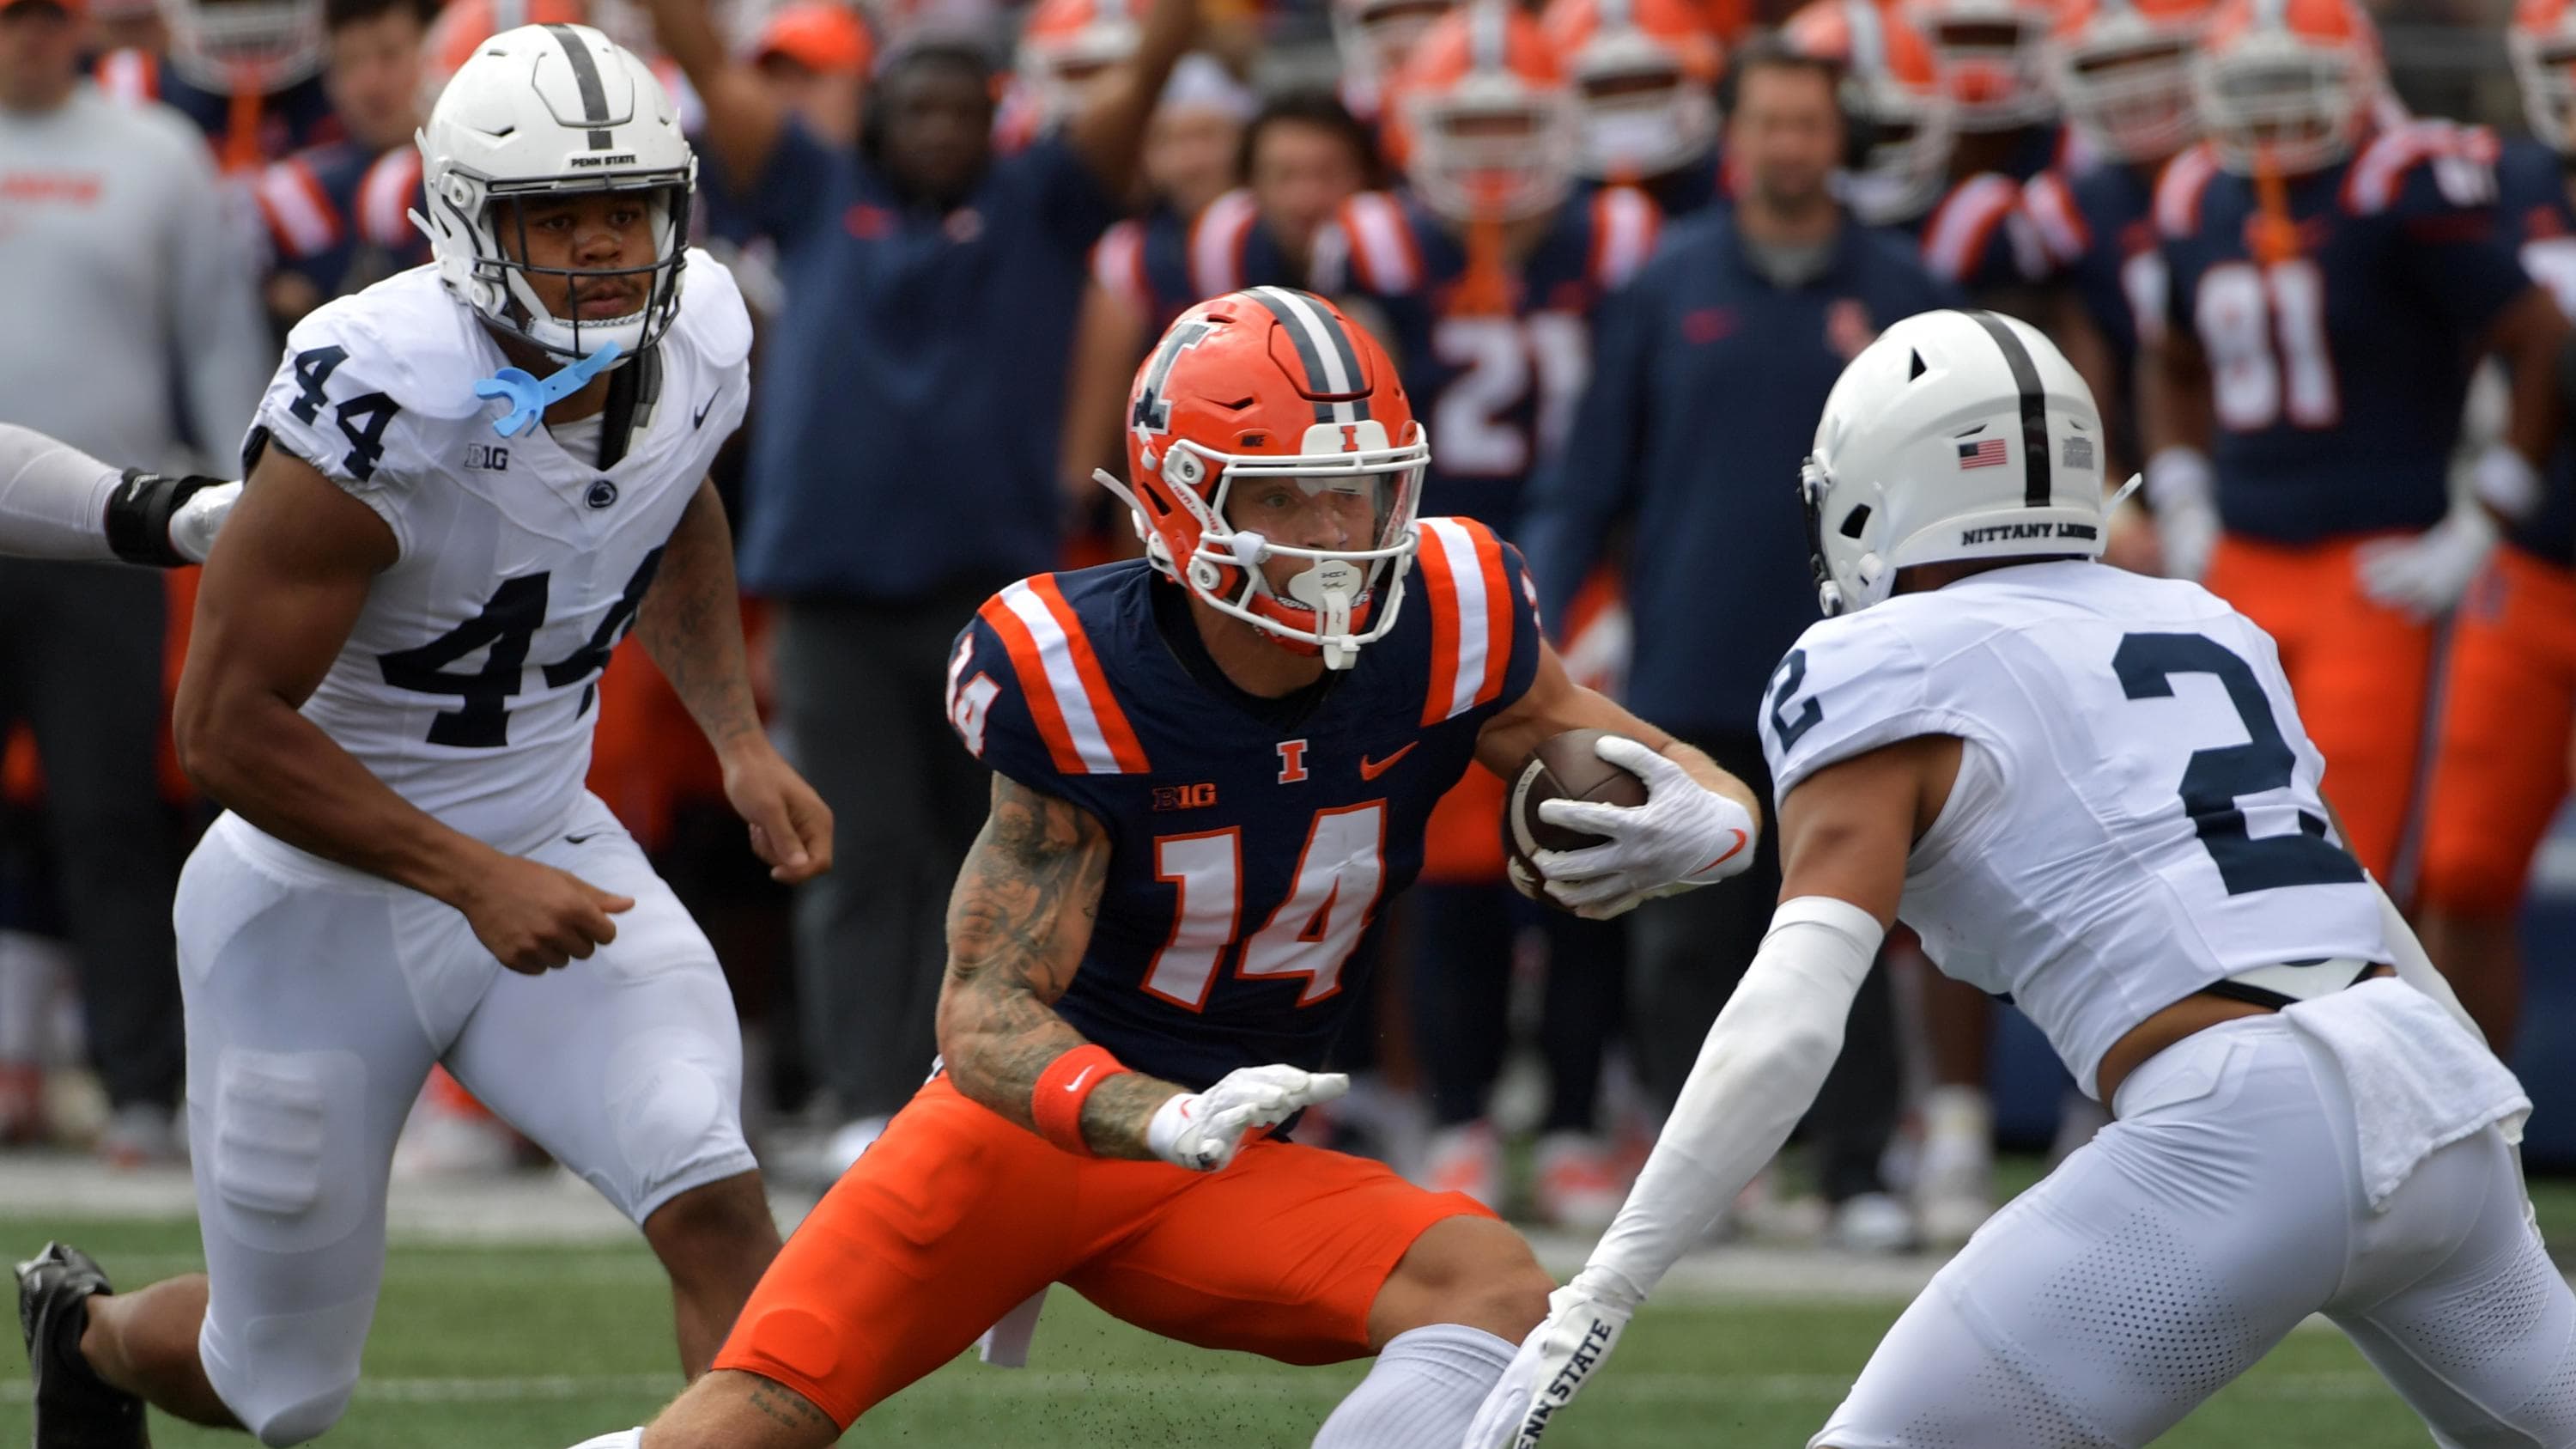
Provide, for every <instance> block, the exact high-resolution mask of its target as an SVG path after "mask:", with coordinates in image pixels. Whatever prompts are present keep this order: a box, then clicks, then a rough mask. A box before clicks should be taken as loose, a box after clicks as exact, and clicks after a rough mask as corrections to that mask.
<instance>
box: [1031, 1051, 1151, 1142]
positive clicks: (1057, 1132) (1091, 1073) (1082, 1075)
mask: <svg viewBox="0 0 2576 1449" xmlns="http://www.w3.org/2000/svg"><path fill="white" fill-rule="evenodd" d="M1126 1070H1127V1068H1126V1067H1125V1066H1124V1065H1122V1064H1120V1062H1119V1060H1118V1059H1117V1058H1116V1057H1114V1056H1111V1055H1110V1054H1109V1049H1108V1048H1107V1047H1098V1046H1090V1045H1084V1046H1078V1047H1075V1048H1074V1049H1073V1050H1071V1051H1069V1052H1066V1053H1065V1054H1064V1055H1063V1056H1060V1057H1057V1058H1056V1059H1055V1060H1054V1061H1052V1062H1049V1063H1047V1069H1046V1070H1045V1071H1043V1072H1040V1073H1039V1074H1038V1085H1037V1090H1036V1091H1034V1092H1031V1093H1030V1094H1029V1116H1030V1118H1031V1119H1032V1120H1033V1121H1035V1122H1036V1123H1037V1128H1038V1135H1039V1136H1040V1137H1043V1138H1045V1139H1046V1140H1047V1141H1049V1142H1052V1143H1054V1144H1055V1145H1056V1146H1058V1147H1061V1148H1063V1149H1064V1150H1065V1151H1067V1152H1070V1153H1073V1154H1075V1155H1076V1156H1080V1157H1089V1156H1090V1155H1091V1144H1090V1143H1088V1142H1085V1141H1083V1140H1082V1104H1083V1103H1084V1102H1087V1101H1089V1100H1090V1099H1091V1094H1092V1092H1093V1091H1095V1090H1097V1089H1098V1088H1099V1086H1100V1084H1101V1083H1103V1082H1105V1081H1108V1080H1109V1079H1110V1078H1111V1077H1114V1076H1117V1075H1118V1074H1119V1073H1121V1072H1123V1071H1126Z"/></svg>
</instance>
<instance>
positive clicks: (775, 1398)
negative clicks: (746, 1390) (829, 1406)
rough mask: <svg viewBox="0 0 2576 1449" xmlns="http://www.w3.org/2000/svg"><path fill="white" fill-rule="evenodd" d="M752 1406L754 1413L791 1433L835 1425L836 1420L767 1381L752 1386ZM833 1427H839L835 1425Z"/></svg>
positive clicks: (792, 1391)
mask: <svg viewBox="0 0 2576 1449" xmlns="http://www.w3.org/2000/svg"><path fill="white" fill-rule="evenodd" d="M750 1403H751V1409H752V1412H753V1413H756V1414H758V1415H760V1417H762V1418H764V1419H767V1420H768V1421H770V1422H771V1423H773V1424H780V1425H784V1426H785V1427H787V1428H790V1429H810V1428H816V1427H819V1426H821V1425H825V1424H831V1423H832V1416H831V1415H829V1414H826V1413H824V1412H823V1411H822V1410H821V1409H819V1408H816V1407H815V1406H814V1402H813V1401H812V1400H811V1399H808V1398H806V1397H805V1396H804V1395H803V1394H800V1393H798V1392H796V1391H795V1390H794V1389H791V1388H788V1387H786V1386H785V1385H783V1384H774V1383H771V1382H770V1381H769V1380H767V1379H759V1380H756V1381H755V1382H754V1383H753V1384H752V1386H751V1399H750ZM833 1427H835V1428H838V1427H839V1426H838V1425H836V1424H835V1425H833Z"/></svg>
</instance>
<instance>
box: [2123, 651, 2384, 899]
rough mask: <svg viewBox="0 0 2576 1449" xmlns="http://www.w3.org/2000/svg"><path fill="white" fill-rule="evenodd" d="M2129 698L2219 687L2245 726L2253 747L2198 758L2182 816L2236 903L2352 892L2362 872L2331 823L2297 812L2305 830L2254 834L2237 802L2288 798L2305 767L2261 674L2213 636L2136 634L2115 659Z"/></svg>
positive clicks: (2190, 767) (2188, 778) (2185, 777)
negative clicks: (2179, 679) (2295, 890)
mask: <svg viewBox="0 0 2576 1449" xmlns="http://www.w3.org/2000/svg"><path fill="white" fill-rule="evenodd" d="M2111 670H2112V672H2113V673H2115V674H2117V675H2119V676H2120V689H2121V692H2122V693H2124V694H2126V695H2127V696H2128V697H2129V698H2131V699H2171V698H2173V692H2174V688H2173V677H2174V676H2175V675H2177V674H2208V675H2214V676H2216V677H2217V679H2218V682H2219V684H2220V685H2221V686H2222V687H2224V688H2225V689H2226V691H2227V699H2228V702H2229V703H2230V704H2233V705H2234V706H2235V707H2236V717H2237V719H2238V720H2240V721H2241V722H2242V723H2243V724H2244V726H2245V736H2246V739H2245V743H2244V744H2241V745H2221V746H2217V747H2215V748H2212V749H2205V750H2194V751H2192V753H2191V759H2190V761H2189V762H2188V763H2187V764H2185V765H2184V766H2183V772H2182V782H2181V787H2180V788H2181V794H2182V808H2183V813H2184V814H2186V815H2189V816H2190V817H2191V821H2192V825H2193V827H2194V828H2195V829H2197V830H2198V831H2199V833H2200V843H2201V845H2202V847H2203V848H2204V849H2206V850H2208V852H2209V858H2210V859H2211V860H2212V861H2214V862H2215V863H2216V864H2217V866H2218V878H2219V880H2220V881H2222V882H2223V883H2225V885H2226V886H2227V893H2228V894H2229V895H2231V896H2241V895H2244V894H2246V893H2248V892H2251V891H2268V890H2278V889H2280V888H2282V887H2284V886H2303V885H2345V884H2351V883H2355V882H2358V881H2360V880H2361V879H2362V873H2361V865H2360V863H2359V862H2357V861H2355V860H2354V859H2353V858H2352V855H2351V853H2350V852H2349V851H2346V850H2345V849H2344V848H2343V847H2342V846H2340V845H2337V844H2335V843H2334V842H2333V841H2331V840H2329V839H2327V838H2326V822H2325V821H2324V820H2323V819H2321V818H2319V817H2317V816H2315V815H2311V814H2309V813H2308V812H2307V811H2305V810H2298V811H2295V812H2293V813H2294V814H2295V815H2296V816H2297V818H2298V826H2299V828H2298V829H2297V830H2296V831H2294V832H2286V833H2283V834H2280V835H2266V836H2261V837H2256V836H2254V835H2251V834H2249V833H2247V831H2246V827H2245V811H2244V808H2243V807H2242V806H2240V805H2238V804H2237V801H2239V800H2241V799H2243V798H2244V797H2246V796H2248V795H2263V794H2268V793H2270V792H2272V791H2275V790H2286V789H2288V788H2290V783H2291V771H2292V768H2293V767H2294V766H2295V765H2296V764H2297V762H2298V757H2297V756H2296V755H2295V754H2293V753H2292V752H2291V750H2290V742H2289V741H2288V740H2286V739H2283V738H2282V737H2281V726H2280V723H2279V721H2277V720H2275V719H2274V718H2273V717H2272V702H2271V701H2270V700H2269V699H2268V698H2266V697H2265V696H2264V693H2263V685H2262V683H2261V681H2259V680H2257V679H2256V678H2255V677H2254V669H2253V666H2251V665H2249V664H2247V663H2246V662H2245V661H2244V660H2243V659H2241V658H2239V657H2237V655H2236V654H2235V653H2233V652H2232V651H2230V650H2229V649H2228V648H2227V646H2225V645H2223V644H2221V643H2219V642H2218V641H2217V640H2215V639H2212V638H2210V637H2208V636H2207V635H2205V634H2131V635H2128V636H2127V637H2125V638H2123V639H2122V640H2121V641H2120V647H2119V650H2118V651H2117V652H2116V653H2114V654H2113V655H2112V656H2111Z"/></svg>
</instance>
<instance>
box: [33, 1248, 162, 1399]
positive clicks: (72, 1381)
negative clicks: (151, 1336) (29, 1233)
mask: <svg viewBox="0 0 2576 1449" xmlns="http://www.w3.org/2000/svg"><path fill="white" fill-rule="evenodd" d="M107 1291H109V1290H108V1286H107V1275H106V1274H105V1273H103V1272H100V1271H99V1266H98V1264H97V1263H95V1262H93V1261H91V1259H90V1256H89V1254H87V1253H84V1252H82V1251H81V1250H80V1249H78V1248H73V1247H67V1246H65V1245H64V1244H61V1243H47V1244H45V1250H44V1251H43V1252H41V1253H38V1254H37V1255H36V1256H35V1257H33V1258H30V1259H28V1260H27V1261H26V1262H24V1263H21V1264H19V1265H18V1327H19V1329H20V1330H21V1331H22V1332H24V1333H25V1334H26V1337H27V1372H28V1374H29V1375H30V1376H31V1377H33V1378H34V1379H35V1381H36V1399H35V1426H36V1440H35V1449H152V1436H151V1434H150V1433H149V1432H148V1431H147V1430H146V1429H145V1427H144V1423H143V1401H142V1400H141V1399H138V1398H136V1397H135V1396H134V1395H132V1394H129V1393H126V1392H125V1391H123V1390H121V1389H115V1388H110V1387H109V1386H108V1385H107V1384H106V1383H105V1382H104V1381H102V1380H101V1379H100V1378H99V1376H98V1375H97V1374H96V1373H94V1372H92V1371H91V1369H90V1366H89V1361H88V1360H86V1359H84V1358H82V1357H81V1356H80V1339H81V1333H82V1331H83V1330H84V1329H86V1328H87V1327H88V1326H89V1300H90V1299H91V1298H92V1297H94V1296H96V1295H98V1294H101V1293H105V1292H107Z"/></svg>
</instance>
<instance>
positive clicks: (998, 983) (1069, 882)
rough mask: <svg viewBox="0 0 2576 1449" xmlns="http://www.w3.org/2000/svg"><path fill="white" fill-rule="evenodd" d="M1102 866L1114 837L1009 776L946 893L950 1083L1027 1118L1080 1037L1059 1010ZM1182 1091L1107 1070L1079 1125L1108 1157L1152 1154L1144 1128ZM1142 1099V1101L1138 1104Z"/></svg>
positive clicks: (1093, 912)
mask: <svg viewBox="0 0 2576 1449" xmlns="http://www.w3.org/2000/svg"><path fill="white" fill-rule="evenodd" d="M1108 873H1109V837H1108V835H1107V833H1106V832H1104V831H1103V830H1102V829H1101V827H1100V822H1099V821H1097V820H1095V819H1093V818H1092V817H1091V816H1090V815H1089V814H1088V813H1087V812H1085V811H1083V810H1081V809H1080V808H1078V807H1076V806H1074V805H1071V804H1068V803H1067V802H1065V801H1063V800H1059V799H1056V798H1055V797H1053V796H1050V795H1044V794H1040V793H1039V792H1037V791H1035V790H1031V789H1029V788H1028V787H1026V786H1024V785H1021V784H1019V783H1017V782H1015V781H1013V780H1010V779H1008V778H1007V777H1004V776H1000V775H996V776H994V777H993V809H992V813H991V814H990V815H989V816H987V817H986V818H985V821H984V829H983V832H982V833H981V834H979V835H977V836H976V837H975V848H974V850H973V851H972V852H970V853H969V854H968V855H967V857H966V865H965V868H964V869H962V870H960V871H959V872H958V874H957V889H956V891H955V892H954V893H953V894H951V895H950V897H949V899H948V978H947V980H946V982H945V983H943V985H942V989H941V992H940V1000H939V1047H940V1051H941V1053H942V1054H943V1055H944V1056H945V1057H946V1059H947V1062H948V1071H949V1075H950V1076H951V1077H952V1078H953V1079H954V1080H955V1082H956V1084H957V1089H958V1090H959V1091H961V1092H963V1093H965V1094H966V1095H967V1096H969V1097H971V1098H973V1099H974V1100H976V1101H978V1102H980V1103H982V1104H983V1105H985V1106H987V1107H990V1108H991V1109H993V1110H994V1111H996V1112H999V1113H1001V1114H1002V1115H1003V1116H1005V1117H1008V1118H1010V1119H1011V1120H1012V1121H1014V1122H1017V1123H1019V1124H1020V1125H1021V1126H1023V1127H1034V1126H1035V1125H1036V1124H1035V1121H1034V1119H1033V1118H1032V1117H1031V1115H1030V1112H1029V1094H1030V1093H1031V1092H1033V1091H1035V1090H1036V1088H1037V1083H1038V1077H1039V1076H1040V1075H1041V1074H1042V1073H1044V1072H1045V1071H1046V1069H1047V1064H1048V1063H1050V1062H1052V1061H1054V1060H1055V1059H1056V1058H1057V1057H1060V1056H1062V1055H1064V1054H1065V1053H1066V1052H1068V1051H1071V1050H1072V1049H1073V1048H1075V1047H1078V1046H1080V1045H1082V1044H1083V1039H1082V1034H1081V1033H1080V1032H1077V1031H1075V1030H1074V1029H1073V1027H1072V1026H1071V1025H1069V1024H1067V1023H1066V1021H1065V1019H1064V1018H1063V1017H1061V1016H1058V1015H1056V1013H1055V1008H1054V1002H1055V1000H1056V998H1057V997H1060V996H1062V995H1063V994H1064V991H1065V988H1066V987H1068V986H1070V985H1071V984H1072V983H1073V973H1074V972H1075V971H1076V970H1077V969H1079V968H1080V966H1081V965H1082V953H1083V950H1084V948H1085V947H1087V946H1088V945H1089V944H1090V941H1091V926H1092V922H1093V920H1094V919H1095V918H1096V917H1097V916H1098V915H1099V913H1100V891H1101V885H1102V882H1103V881H1104V880H1106V879H1107V877H1108ZM1182 1090H1184V1089H1183V1088H1180V1087H1177V1086H1174V1085H1172V1084H1171V1083H1169V1082H1156V1081H1155V1080H1154V1079H1152V1078H1150V1077H1146V1076H1143V1075H1142V1074H1128V1075H1124V1076H1117V1077H1112V1078H1110V1079H1109V1081H1108V1082H1107V1083H1104V1084H1103V1085H1102V1086H1100V1087H1099V1088H1097V1089H1095V1090H1094V1091H1093V1093H1092V1095H1091V1097H1090V1099H1089V1100H1088V1101H1087V1102H1085V1104H1084V1108H1083V1118H1082V1121H1083V1135H1084V1137H1085V1138H1086V1139H1087V1140H1089V1142H1090V1143H1091V1145H1092V1148H1093V1150H1095V1151H1097V1152H1100V1153H1101V1154H1103V1155H1104V1156H1112V1157H1139V1158H1141V1157H1150V1156H1152V1155H1153V1154H1152V1153H1151V1152H1150V1151H1149V1150H1148V1149H1147V1148H1146V1146H1145V1126H1146V1123H1147V1122H1148V1121H1149V1120H1150V1119H1151V1118H1152V1116H1153V1112H1154V1108H1155V1107H1157V1106H1160V1105H1161V1103H1162V1101H1163V1099H1164V1098H1166V1097H1169V1096H1171V1095H1172V1094H1173V1093H1175V1092H1179V1091H1182ZM1140 1104H1141V1110H1140Z"/></svg>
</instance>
